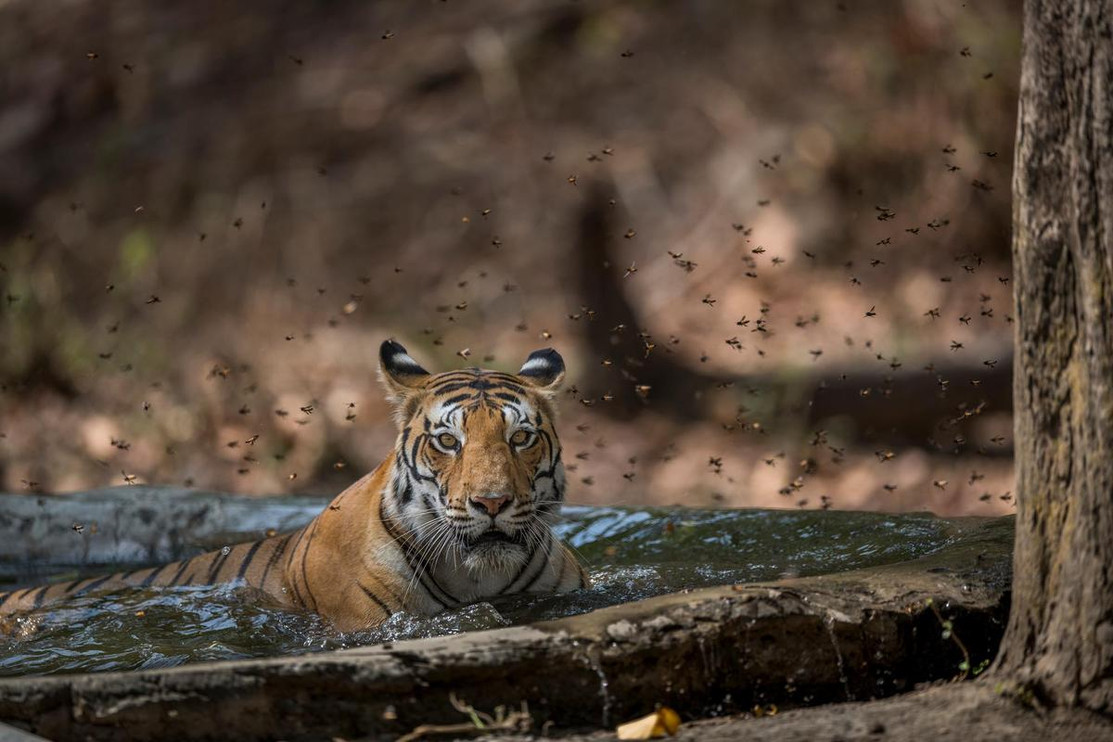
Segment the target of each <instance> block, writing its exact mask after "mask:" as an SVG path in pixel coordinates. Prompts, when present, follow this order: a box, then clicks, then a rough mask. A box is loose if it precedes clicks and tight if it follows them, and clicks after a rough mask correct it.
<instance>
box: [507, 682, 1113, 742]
mask: <svg viewBox="0 0 1113 742" xmlns="http://www.w3.org/2000/svg"><path fill="white" fill-rule="evenodd" d="M485 739H489V740H495V739H496V738H495V737H486V738H485ZM497 739H499V740H501V742H506V740H507V739H516V740H522V741H523V742H524V740H536V739H542V738H541V737H535V736H525V737H517V738H507V737H498V738H497ZM569 739H575V740H585V741H586V740H605V739H615V735H614V734H612V733H604V732H596V733H593V734H587V735H580V736H575V737H572V738H569ZM674 739H677V740H700V741H701V742H707V741H709V740H731V742H750V741H751V740H752V741H753V742H759V741H760V742H770V741H773V740H775V742H854V741H855V740H887V741H888V742H898V741H900V742H904V741H907V742H923V741H925V740H962V741H963V742H983V741H984V742H1006V741H1008V742H1055V741H1057V740H1071V741H1072V742H1100V741H1101V740H1113V721H1110V720H1109V719H1105V718H1103V717H1100V716H1098V715H1096V714H1092V713H1089V712H1086V711H1081V710H1070V709H1055V710H1048V709H1033V708H1030V707H1026V706H1024V705H1022V704H1021V703H1019V702H1017V701H1015V700H1012V699H1010V698H1008V697H1007V696H1005V695H1002V694H999V693H998V692H997V688H996V684H995V683H994V682H993V681H992V679H988V678H987V679H985V680H983V681H978V682H972V683H962V684H947V685H941V686H935V687H932V688H927V689H924V690H919V691H916V692H913V693H908V694H905V695H902V696H896V697H894V698H887V699H884V700H880V701H869V702H864V703H839V704H831V705H827V706H817V707H815V708H808V709H798V710H795V711H787V712H784V713H780V714H776V715H774V716H763V717H761V718H755V717H752V716H748V715H747V716H744V717H738V716H734V717H727V718H721V719H704V720H700V721H694V722H690V723H686V724H683V725H682V726H681V727H680V731H679V732H678V733H677V735H676V737H675V738H674Z"/></svg>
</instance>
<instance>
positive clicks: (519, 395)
mask: <svg viewBox="0 0 1113 742" xmlns="http://www.w3.org/2000/svg"><path fill="white" fill-rule="evenodd" d="M379 360H380V372H381V376H382V379H383V383H384V384H385V386H386V388H387V392H388V394H389V396H390V398H391V401H392V403H393V404H394V407H395V411H396V419H397V421H398V426H399V433H398V439H397V443H396V446H395V455H396V464H395V467H394V476H393V481H392V482H391V484H390V485H389V487H390V489H389V490H388V499H389V503H388V506H389V511H388V512H389V513H390V515H391V517H392V518H393V519H394V520H396V521H397V522H399V523H400V524H401V525H402V526H403V528H404V529H405V531H406V532H407V534H408V535H409V538H411V539H412V540H413V541H415V542H416V544H417V546H418V548H420V549H422V550H423V551H424V552H425V553H426V554H427V555H428V556H430V557H438V556H439V557H447V558H451V559H452V560H453V561H454V562H455V563H458V564H460V565H461V566H462V567H463V568H464V569H465V570H467V571H468V572H470V573H472V574H473V575H476V576H479V575H482V574H483V573H488V572H491V571H498V572H511V571H513V570H514V569H516V568H520V567H521V566H522V565H523V564H525V562H526V561H527V560H528V559H529V557H530V555H531V554H532V553H533V549H534V548H536V547H537V546H538V545H539V544H540V543H541V542H542V536H543V535H544V534H545V533H546V531H547V529H548V528H549V526H550V525H551V523H552V522H553V521H554V520H555V519H556V517H557V516H558V514H559V510H560V505H561V503H562V502H563V500H564V465H563V464H562V463H561V458H560V440H559V439H558V438H557V433H556V429H555V427H554V419H553V397H554V396H555V394H556V392H557V390H558V389H559V387H560V384H561V382H562V381H563V379H564V361H563V359H561V357H560V354H558V353H557V352H556V351H555V350H552V349H551V348H548V349H545V350H538V351H535V352H533V353H531V354H530V355H529V357H528V358H527V359H526V362H525V364H524V365H523V366H522V367H521V369H520V370H519V371H518V373H516V374H509V373H502V372H499V371H488V370H484V369H478V368H468V369H462V370H459V371H446V372H444V373H439V374H430V373H429V372H428V371H426V370H425V369H423V368H422V367H421V366H420V365H419V364H418V363H417V361H415V360H414V359H413V358H411V357H410V356H409V355H408V354H407V353H406V349H405V348H403V347H402V346H401V345H400V344H398V343H396V342H394V341H390V340H388V341H386V342H384V343H383V345H382V347H381V348H380V351H379Z"/></svg>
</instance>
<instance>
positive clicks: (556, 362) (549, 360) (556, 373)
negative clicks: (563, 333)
mask: <svg viewBox="0 0 1113 742" xmlns="http://www.w3.org/2000/svg"><path fill="white" fill-rule="evenodd" d="M518 376H521V377H522V378H523V379H525V380H526V382H528V383H529V385H530V386H532V387H534V388H535V389H537V390H538V391H539V392H544V393H547V394H553V393H555V392H556V391H557V390H558V389H560V384H561V382H563V381H564V359H563V358H561V357H560V353H557V352H556V351H555V350H553V349H552V348H545V349H544V350H535V351H533V352H532V353H530V354H529V358H527V359H526V362H525V363H523V364H522V368H521V369H520V370H519V371H518Z"/></svg>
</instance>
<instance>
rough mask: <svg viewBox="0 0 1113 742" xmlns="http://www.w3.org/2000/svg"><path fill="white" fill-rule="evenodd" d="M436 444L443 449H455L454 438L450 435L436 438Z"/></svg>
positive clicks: (441, 435) (443, 434) (446, 434)
mask: <svg viewBox="0 0 1113 742" xmlns="http://www.w3.org/2000/svg"><path fill="white" fill-rule="evenodd" d="M437 443H440V444H441V445H442V446H444V447H445V448H456V436H454V435H452V434H451V433H441V434H440V435H438V436H437Z"/></svg>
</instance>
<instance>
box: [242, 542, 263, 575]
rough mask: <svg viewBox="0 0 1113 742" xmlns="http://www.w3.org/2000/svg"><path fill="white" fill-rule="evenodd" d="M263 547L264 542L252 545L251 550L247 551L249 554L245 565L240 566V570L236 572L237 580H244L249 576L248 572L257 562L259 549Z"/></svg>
mask: <svg viewBox="0 0 1113 742" xmlns="http://www.w3.org/2000/svg"><path fill="white" fill-rule="evenodd" d="M262 545H263V542H262V541H256V542H255V543H253V544H252V545H251V548H250V549H248V550H247V554H245V555H244V558H243V564H241V565H240V568H239V570H238V571H237V572H236V579H237V580H242V579H243V578H244V576H245V575H247V570H248V569H250V568H251V563H252V562H253V561H255V552H257V551H259V547H260V546H262Z"/></svg>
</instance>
